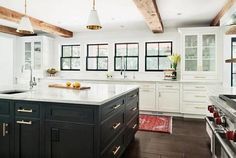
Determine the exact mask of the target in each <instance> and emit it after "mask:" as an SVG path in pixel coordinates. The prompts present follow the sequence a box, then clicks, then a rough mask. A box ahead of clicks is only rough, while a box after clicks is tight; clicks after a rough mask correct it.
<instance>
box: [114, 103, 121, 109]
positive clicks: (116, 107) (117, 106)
mask: <svg viewBox="0 0 236 158" xmlns="http://www.w3.org/2000/svg"><path fill="white" fill-rule="evenodd" d="M120 106H121V104H118V105H116V106H114V107H113V109H118V108H119V107H120Z"/></svg>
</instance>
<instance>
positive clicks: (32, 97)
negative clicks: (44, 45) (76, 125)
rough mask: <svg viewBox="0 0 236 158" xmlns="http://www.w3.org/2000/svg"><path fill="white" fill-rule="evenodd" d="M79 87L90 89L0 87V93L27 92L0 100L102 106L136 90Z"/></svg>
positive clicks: (121, 86)
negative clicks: (5, 91) (7, 91)
mask: <svg viewBox="0 0 236 158" xmlns="http://www.w3.org/2000/svg"><path fill="white" fill-rule="evenodd" d="M81 85H82V86H90V87H91V89H87V90H73V89H60V88H49V87H48V85H39V86H37V87H35V88H34V89H33V90H28V88H29V86H19V85H12V86H0V91H4V90H28V91H27V92H24V93H18V94H0V99H11V100H26V101H42V102H57V103H72V104H85V105H102V104H104V103H106V102H108V101H111V100H113V99H115V98H117V97H120V96H122V95H124V94H126V93H128V92H130V91H132V90H135V89H137V88H138V86H137V85H120V84H119V85H117V84H113V85H111V84H86V83H83V82H82V83H81Z"/></svg>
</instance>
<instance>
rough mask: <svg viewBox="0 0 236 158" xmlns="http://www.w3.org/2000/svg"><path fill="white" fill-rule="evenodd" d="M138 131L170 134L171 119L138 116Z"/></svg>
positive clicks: (167, 117) (166, 117)
mask: <svg viewBox="0 0 236 158" xmlns="http://www.w3.org/2000/svg"><path fill="white" fill-rule="evenodd" d="M139 130H140V131H150V132H162V133H172V117H170V116H154V115H140V116H139Z"/></svg>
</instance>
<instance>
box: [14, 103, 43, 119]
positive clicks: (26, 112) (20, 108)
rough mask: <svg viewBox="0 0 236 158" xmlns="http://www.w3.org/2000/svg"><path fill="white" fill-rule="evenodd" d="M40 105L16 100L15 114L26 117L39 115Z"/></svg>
mask: <svg viewBox="0 0 236 158" xmlns="http://www.w3.org/2000/svg"><path fill="white" fill-rule="evenodd" d="M39 114H40V105H39V104H35V103H28V102H16V103H15V115H16V116H26V117H37V118H38V117H39Z"/></svg>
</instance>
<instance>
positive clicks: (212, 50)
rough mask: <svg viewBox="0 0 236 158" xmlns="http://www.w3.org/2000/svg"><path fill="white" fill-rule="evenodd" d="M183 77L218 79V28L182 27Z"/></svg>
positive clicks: (186, 78)
mask: <svg viewBox="0 0 236 158" xmlns="http://www.w3.org/2000/svg"><path fill="white" fill-rule="evenodd" d="M179 31H180V33H181V52H182V60H181V62H182V64H181V65H182V79H183V80H214V79H217V64H218V63H217V60H218V31H219V29H218V28H204V27H203V28H181V29H179Z"/></svg>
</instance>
